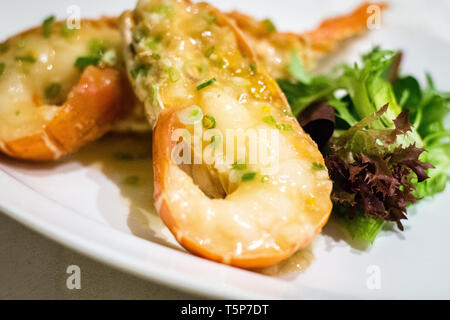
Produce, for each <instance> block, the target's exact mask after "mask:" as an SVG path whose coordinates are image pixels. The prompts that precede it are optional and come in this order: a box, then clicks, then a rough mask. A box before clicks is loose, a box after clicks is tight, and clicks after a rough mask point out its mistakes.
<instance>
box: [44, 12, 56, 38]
mask: <svg viewBox="0 0 450 320" xmlns="http://www.w3.org/2000/svg"><path fill="white" fill-rule="evenodd" d="M54 21H55V16H50V17H48V18H46V19H45V20H44V22H43V23H42V32H43V34H44V37H46V38H48V37H50V35H51V34H52V29H53V22H54Z"/></svg>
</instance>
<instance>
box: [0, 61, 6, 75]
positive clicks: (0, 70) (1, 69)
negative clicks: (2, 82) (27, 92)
mask: <svg viewBox="0 0 450 320" xmlns="http://www.w3.org/2000/svg"><path fill="white" fill-rule="evenodd" d="M3 72H5V63H4V62H0V76H1V75H2V74H3Z"/></svg>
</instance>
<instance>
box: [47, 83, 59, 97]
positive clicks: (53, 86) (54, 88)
mask: <svg viewBox="0 0 450 320" xmlns="http://www.w3.org/2000/svg"><path fill="white" fill-rule="evenodd" d="M60 93H61V85H60V84H59V83H57V82H52V83H50V84H49V85H48V86H47V88H45V97H46V98H47V99H55V98H57V97H58V96H59V94H60Z"/></svg>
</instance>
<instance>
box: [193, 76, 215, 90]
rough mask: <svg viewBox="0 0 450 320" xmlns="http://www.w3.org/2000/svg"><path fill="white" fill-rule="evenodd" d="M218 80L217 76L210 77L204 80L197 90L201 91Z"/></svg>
mask: <svg viewBox="0 0 450 320" xmlns="http://www.w3.org/2000/svg"><path fill="white" fill-rule="evenodd" d="M214 82H216V78H212V79H209V80H208V81H205V82H203V83H202V84H200V85H199V86H197V90H198V91H200V90H202V89H204V88H206V87H208V86H210V85H212V84H213V83H214Z"/></svg>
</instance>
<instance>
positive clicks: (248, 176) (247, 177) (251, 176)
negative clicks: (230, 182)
mask: <svg viewBox="0 0 450 320" xmlns="http://www.w3.org/2000/svg"><path fill="white" fill-rule="evenodd" d="M255 176H256V172H246V173H244V174H243V175H242V178H241V180H242V181H251V180H253V179H255Z"/></svg>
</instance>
